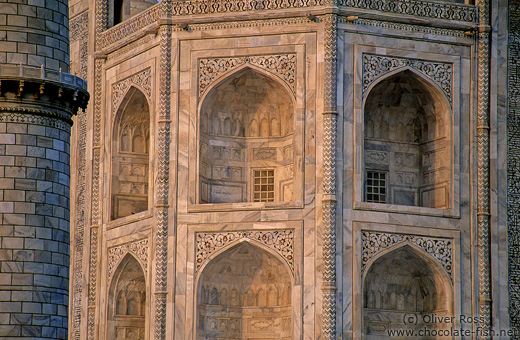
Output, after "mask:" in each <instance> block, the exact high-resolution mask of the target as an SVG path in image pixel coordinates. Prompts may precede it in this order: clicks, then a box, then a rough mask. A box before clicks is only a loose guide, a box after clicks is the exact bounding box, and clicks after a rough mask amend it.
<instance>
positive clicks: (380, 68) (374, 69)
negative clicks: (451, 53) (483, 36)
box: [363, 54, 453, 102]
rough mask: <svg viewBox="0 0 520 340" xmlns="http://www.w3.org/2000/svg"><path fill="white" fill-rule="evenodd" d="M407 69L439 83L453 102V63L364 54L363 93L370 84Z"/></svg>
mask: <svg viewBox="0 0 520 340" xmlns="http://www.w3.org/2000/svg"><path fill="white" fill-rule="evenodd" d="M405 67H410V68H412V69H415V70H417V71H419V72H420V73H422V74H424V75H425V76H426V77H428V78H430V79H431V80H432V81H434V82H435V83H437V84H438V85H439V87H440V88H441V89H442V91H443V92H444V93H445V94H446V96H447V97H448V99H449V101H450V102H451V97H452V78H453V65H452V64H451V63H439V62H430V61H424V60H418V59H408V58H397V57H389V56H378V55H372V54H363V93H365V91H366V89H367V88H368V87H369V86H370V84H372V83H373V82H374V81H375V80H377V79H378V78H379V77H381V76H382V75H384V74H386V73H388V72H391V71H394V70H398V69H400V68H405Z"/></svg>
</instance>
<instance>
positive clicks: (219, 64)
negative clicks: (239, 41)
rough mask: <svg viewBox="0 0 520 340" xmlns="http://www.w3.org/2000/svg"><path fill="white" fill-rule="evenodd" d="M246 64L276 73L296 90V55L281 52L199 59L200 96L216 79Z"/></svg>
mask: <svg viewBox="0 0 520 340" xmlns="http://www.w3.org/2000/svg"><path fill="white" fill-rule="evenodd" d="M244 65H254V66H256V67H260V68H263V69H265V70H267V71H269V72H270V73H273V74H276V75H277V76H279V77H280V79H282V80H283V81H284V82H285V83H286V84H287V86H288V87H289V88H290V89H291V90H292V91H293V92H294V90H295V85H296V80H295V79H296V74H295V73H296V55H295V54H281V55H267V56H246V57H234V58H204V59H199V96H202V95H203V94H204V93H205V92H206V90H207V89H208V88H209V87H211V84H212V83H213V82H214V81H215V80H216V79H218V78H219V77H221V76H222V75H224V74H226V73H228V72H230V71H231V72H232V71H233V70H235V69H237V68H239V67H241V66H244Z"/></svg>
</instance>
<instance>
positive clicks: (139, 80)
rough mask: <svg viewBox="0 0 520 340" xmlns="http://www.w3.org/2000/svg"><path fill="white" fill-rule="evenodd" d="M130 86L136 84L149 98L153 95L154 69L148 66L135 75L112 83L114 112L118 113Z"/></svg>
mask: <svg viewBox="0 0 520 340" xmlns="http://www.w3.org/2000/svg"><path fill="white" fill-rule="evenodd" d="M130 86H135V87H137V88H139V89H140V90H141V91H143V92H144V94H145V95H146V97H147V98H150V96H151V95H152V71H151V69H150V68H147V69H145V70H143V71H141V72H139V73H137V74H134V75H133V76H131V77H129V78H126V79H124V80H121V81H118V82H117V83H114V84H113V85H112V114H113V115H115V114H116V110H117V108H118V107H119V105H120V104H121V101H122V100H123V97H124V96H125V95H126V93H127V91H128V89H129V88H130Z"/></svg>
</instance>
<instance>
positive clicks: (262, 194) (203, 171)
mask: <svg viewBox="0 0 520 340" xmlns="http://www.w3.org/2000/svg"><path fill="white" fill-rule="evenodd" d="M199 112H200V113H199V136H200V155H199V199H200V202H201V203H237V202H251V201H252V202H275V201H292V200H293V199H294V198H293V192H294V190H293V189H294V188H293V185H294V184H293V183H294V117H295V98H294V95H293V94H292V93H291V92H290V90H288V88H287V87H286V86H285V85H284V84H283V83H282V82H281V81H280V80H279V79H277V77H276V76H274V75H270V74H269V73H268V72H266V71H263V70H259V69H256V68H254V67H252V66H251V67H244V68H242V69H241V70H238V71H236V72H234V73H233V74H231V75H230V76H228V77H226V78H225V79H223V80H222V81H220V82H219V83H217V84H216V85H215V86H214V87H213V88H211V89H209V90H208V93H207V95H206V96H205V97H204V98H203V101H202V103H201V105H200V110H199Z"/></svg>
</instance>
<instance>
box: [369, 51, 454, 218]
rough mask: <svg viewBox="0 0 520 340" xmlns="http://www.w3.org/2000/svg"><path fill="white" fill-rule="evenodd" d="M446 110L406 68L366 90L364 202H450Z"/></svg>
mask: <svg viewBox="0 0 520 340" xmlns="http://www.w3.org/2000/svg"><path fill="white" fill-rule="evenodd" d="M364 57H366V55H365V56H364ZM376 73H377V72H376ZM449 113H450V110H449V108H448V105H447V103H446V100H444V99H443V98H442V96H439V95H437V94H436V93H435V90H434V88H433V86H431V85H429V86H428V84H427V83H424V80H421V79H420V78H418V77H417V75H415V74H413V73H412V72H410V71H403V72H399V73H397V74H395V75H393V76H391V77H389V78H386V79H383V80H382V81H381V82H380V83H378V84H377V85H375V86H374V87H373V88H372V89H371V91H370V93H369V94H368V96H367V99H366V102H365V107H364V123H365V125H364V136H365V138H364V148H365V177H366V180H365V181H366V183H365V192H366V193H365V197H364V199H365V200H366V201H367V202H374V203H386V204H398V205H411V206H423V207H431V208H440V209H447V208H449V207H450V195H451V194H450V185H451V183H450V181H451V176H450V169H451V152H450V149H451V137H450V134H449V131H450V126H449V122H450V118H449ZM432 173H434V174H435V175H430V174H432ZM374 178H376V179H381V178H383V179H384V180H379V181H378V180H374Z"/></svg>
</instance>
